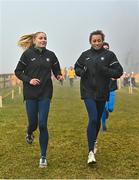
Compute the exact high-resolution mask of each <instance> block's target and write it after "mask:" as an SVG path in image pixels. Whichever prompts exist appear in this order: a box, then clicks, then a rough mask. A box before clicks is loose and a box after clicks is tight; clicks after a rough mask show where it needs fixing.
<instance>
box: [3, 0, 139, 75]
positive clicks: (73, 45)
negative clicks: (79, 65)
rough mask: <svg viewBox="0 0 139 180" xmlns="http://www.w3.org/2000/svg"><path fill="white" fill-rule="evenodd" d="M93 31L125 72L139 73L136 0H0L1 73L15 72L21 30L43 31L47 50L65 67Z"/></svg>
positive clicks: (138, 6)
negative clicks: (99, 32)
mask: <svg viewBox="0 0 139 180" xmlns="http://www.w3.org/2000/svg"><path fill="white" fill-rule="evenodd" d="M97 29H99V30H102V31H103V32H104V34H105V36H106V37H105V41H107V42H108V43H109V44H110V49H111V50H112V51H113V52H114V53H115V54H116V55H117V57H118V59H119V61H120V63H121V64H122V65H123V67H124V71H126V72H135V73H139V0H63V1H62V0H0V74H2V73H13V72H14V69H15V67H16V64H17V62H18V61H19V58H20V56H21V54H22V52H23V51H22V49H21V48H19V47H18V46H17V41H18V39H19V38H20V36H22V35H24V34H30V33H34V32H37V31H43V32H45V33H46V34H47V37H48V45H47V48H48V49H49V50H52V51H54V52H55V54H56V56H57V57H58V59H59V61H60V64H61V67H69V66H71V65H74V63H75V61H76V60H77V58H78V57H79V56H80V54H81V53H82V51H85V50H87V49H88V48H90V44H89V42H88V39H89V34H90V33H91V32H92V31H94V30H97Z"/></svg>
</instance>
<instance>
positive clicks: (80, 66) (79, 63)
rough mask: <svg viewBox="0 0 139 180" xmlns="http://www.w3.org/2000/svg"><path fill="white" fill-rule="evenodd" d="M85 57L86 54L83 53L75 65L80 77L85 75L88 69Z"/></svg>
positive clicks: (76, 72)
mask: <svg viewBox="0 0 139 180" xmlns="http://www.w3.org/2000/svg"><path fill="white" fill-rule="evenodd" d="M84 58H85V57H84V54H83V53H82V54H81V56H80V57H79V59H78V60H77V61H76V63H75V65H74V69H75V74H76V75H77V76H79V77H83V76H84V74H85V72H86V71H87V67H86V66H85V64H84Z"/></svg>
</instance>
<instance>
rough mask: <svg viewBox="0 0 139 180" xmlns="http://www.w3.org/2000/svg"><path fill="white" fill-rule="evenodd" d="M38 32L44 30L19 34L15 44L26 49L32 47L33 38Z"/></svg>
mask: <svg viewBox="0 0 139 180" xmlns="http://www.w3.org/2000/svg"><path fill="white" fill-rule="evenodd" d="M40 33H44V32H36V33H34V34H26V35H23V36H21V37H20V39H19V41H18V42H17V45H18V46H20V47H21V48H23V49H28V48H30V47H32V46H33V40H34V39H35V38H36V36H37V35H38V34H40ZM44 34H45V33H44ZM45 35H46V34H45Z"/></svg>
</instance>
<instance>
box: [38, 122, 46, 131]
mask: <svg viewBox="0 0 139 180" xmlns="http://www.w3.org/2000/svg"><path fill="white" fill-rule="evenodd" d="M39 130H40V131H44V130H47V126H46V124H44V123H40V124H39Z"/></svg>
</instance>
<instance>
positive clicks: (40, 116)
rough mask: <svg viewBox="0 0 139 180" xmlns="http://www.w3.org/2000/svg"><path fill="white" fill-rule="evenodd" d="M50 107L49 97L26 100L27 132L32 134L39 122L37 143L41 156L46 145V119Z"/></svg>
mask: <svg viewBox="0 0 139 180" xmlns="http://www.w3.org/2000/svg"><path fill="white" fill-rule="evenodd" d="M49 108H50V99H42V100H26V111H27V116H28V128H27V133H28V134H30V135H31V134H32V133H33V131H35V130H36V129H37V126H38V124H39V131H40V136H39V143H40V148H41V156H44V157H46V150H47V145H48V129H47V119H48V113H49Z"/></svg>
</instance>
